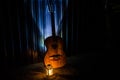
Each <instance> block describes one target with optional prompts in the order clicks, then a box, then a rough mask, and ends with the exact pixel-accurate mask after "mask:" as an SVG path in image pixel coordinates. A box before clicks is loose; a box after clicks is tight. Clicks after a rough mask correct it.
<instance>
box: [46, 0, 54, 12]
mask: <svg viewBox="0 0 120 80" xmlns="http://www.w3.org/2000/svg"><path fill="white" fill-rule="evenodd" d="M47 3H48V10H49V12H54V8H55V5H54V0H47Z"/></svg>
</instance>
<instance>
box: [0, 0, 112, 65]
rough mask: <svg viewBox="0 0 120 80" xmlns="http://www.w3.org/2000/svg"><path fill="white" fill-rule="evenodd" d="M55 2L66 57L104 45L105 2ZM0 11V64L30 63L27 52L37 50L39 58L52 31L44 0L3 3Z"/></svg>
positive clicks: (0, 3)
mask: <svg viewBox="0 0 120 80" xmlns="http://www.w3.org/2000/svg"><path fill="white" fill-rule="evenodd" d="M13 1H14V3H13ZM54 1H55V2H54V3H55V4H54V6H55V7H54V16H55V28H56V33H57V35H59V36H60V37H62V39H63V41H64V43H65V44H64V45H65V52H66V55H68V56H69V55H71V56H72V55H75V54H80V53H81V52H82V51H83V52H84V51H87V50H92V51H94V50H96V48H103V47H104V46H105V45H106V44H104V40H106V42H107V38H106V39H104V37H106V36H107V31H108V32H110V29H111V28H110V26H109V27H106V25H105V18H104V16H105V12H104V10H105V9H104V7H105V0H100V1H97V0H92V1H91V0H81V1H80V0H54ZM0 10H1V13H0V20H1V23H0V32H1V34H0V37H1V40H0V44H1V45H0V59H1V60H0V61H2V63H3V64H4V65H5V64H6V65H8V64H10V65H11V64H12V65H17V64H23V63H25V62H26V61H29V62H32V60H31V59H32V58H33V56H30V60H29V57H27V56H28V54H26V53H27V51H28V52H32V51H35V52H36V51H37V52H38V57H39V56H41V54H44V52H45V45H44V40H45V39H46V38H47V37H48V36H51V31H52V30H51V22H50V13H49V10H48V6H47V0H12V1H10V0H8V1H7V2H6V0H2V1H1V2H0ZM113 24H114V23H113ZM109 25H110V23H109ZM108 28H110V29H108ZM105 31H106V32H105ZM109 37H111V36H109ZM99 51H101V50H99ZM29 55H31V54H29ZM38 60H40V59H38Z"/></svg>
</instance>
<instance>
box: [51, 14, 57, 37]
mask: <svg viewBox="0 0 120 80" xmlns="http://www.w3.org/2000/svg"><path fill="white" fill-rule="evenodd" d="M51 26H52V36H56V34H55V33H56V32H55V19H54V13H53V12H51Z"/></svg>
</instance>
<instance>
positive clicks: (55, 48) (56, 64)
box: [44, 0, 66, 68]
mask: <svg viewBox="0 0 120 80" xmlns="http://www.w3.org/2000/svg"><path fill="white" fill-rule="evenodd" d="M53 4H54V3H53V1H50V0H49V1H48V8H49V12H50V16H51V26H52V36H49V37H48V38H46V39H45V41H44V43H45V45H46V47H47V51H46V53H45V57H44V64H45V66H46V67H47V66H48V65H50V66H52V68H60V67H63V66H64V65H65V64H66V56H65V52H64V51H63V40H62V38H61V37H59V36H56V33H55V23H54V10H53V7H54V6H53Z"/></svg>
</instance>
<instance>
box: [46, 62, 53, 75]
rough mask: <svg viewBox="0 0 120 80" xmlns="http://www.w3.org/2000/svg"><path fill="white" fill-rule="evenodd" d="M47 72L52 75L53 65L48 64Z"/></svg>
mask: <svg viewBox="0 0 120 80" xmlns="http://www.w3.org/2000/svg"><path fill="white" fill-rule="evenodd" d="M46 74H47V75H48V76H52V75H53V68H52V66H51V65H50V64H48V65H47V66H46Z"/></svg>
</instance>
